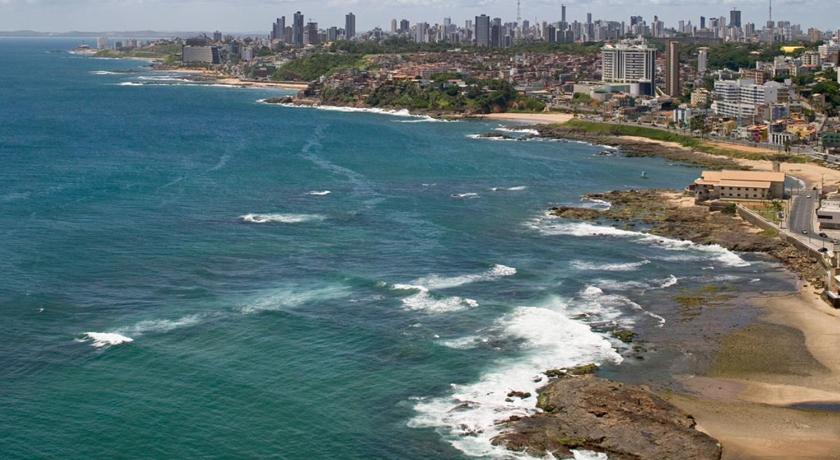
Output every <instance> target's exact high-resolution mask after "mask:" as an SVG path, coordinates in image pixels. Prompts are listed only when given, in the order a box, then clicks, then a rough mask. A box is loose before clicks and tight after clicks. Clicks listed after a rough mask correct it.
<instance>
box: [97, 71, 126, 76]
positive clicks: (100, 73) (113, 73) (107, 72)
mask: <svg viewBox="0 0 840 460" xmlns="http://www.w3.org/2000/svg"><path fill="white" fill-rule="evenodd" d="M91 74H93V75H122V74H121V73H120V72H111V71H108V70H94V71H92V72H91Z"/></svg>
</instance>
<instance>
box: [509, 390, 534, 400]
mask: <svg viewBox="0 0 840 460" xmlns="http://www.w3.org/2000/svg"><path fill="white" fill-rule="evenodd" d="M507 396H508V398H519V399H526V398H530V397H531V393H528V392H527V391H511V392H510V393H508V394H507Z"/></svg>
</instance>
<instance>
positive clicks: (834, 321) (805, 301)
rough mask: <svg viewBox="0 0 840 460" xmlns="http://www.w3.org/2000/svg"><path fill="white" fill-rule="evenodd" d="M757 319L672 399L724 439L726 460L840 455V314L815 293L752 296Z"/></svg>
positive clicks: (686, 378) (682, 379) (688, 377)
mask: <svg viewBox="0 0 840 460" xmlns="http://www.w3.org/2000/svg"><path fill="white" fill-rule="evenodd" d="M753 305H754V306H755V307H757V308H758V309H759V311H760V312H761V314H760V316H759V318H758V321H757V322H754V323H752V324H750V325H748V326H746V327H743V328H739V329H736V330H734V331H732V332H730V333H728V334H726V335H725V336H724V337H723V338H722V339H721V341H720V347H719V351H718V353H717V356H715V357H714V358H713V359H712V361H711V363H710V367H709V368H708V370H707V371H706V372H704V373H703V374H702V375H694V374H683V375H675V376H674V377H675V379H676V380H677V381H678V382H679V383H680V384H681V385H682V386H683V388H684V391H677V392H667V394H666V397H667V398H668V399H669V400H670V401H671V402H672V403H674V404H676V405H677V406H678V407H680V408H682V409H683V410H685V411H687V412H688V413H690V414H692V415H693V416H694V417H695V418H696V420H697V422H698V424H699V426H700V427H701V429H702V430H704V431H706V432H707V433H709V434H710V435H711V436H713V437H715V438H717V439H718V440H719V441H720V442H721V444H722V445H723V448H724V457H723V458H724V459H759V458H780V459H781V458H784V459H794V458H803V459H804V458H809V459H817V458H819V459H840V412H837V411H830V410H822V411H820V410H803V409H796V408H791V407H789V406H791V405H795V404H802V403H828V404H837V403H840V312H838V311H837V310H834V309H832V308H831V307H829V306H828V305H827V304H826V303H824V302H823V301H822V300H821V299H820V298H819V297H818V296H817V295H816V294H815V293H814V292H813V291H812V290H810V289H809V288H808V287H803V288H802V289H801V290H800V292H798V293H789V294H778V295H772V296H766V297H758V298H755V299H753Z"/></svg>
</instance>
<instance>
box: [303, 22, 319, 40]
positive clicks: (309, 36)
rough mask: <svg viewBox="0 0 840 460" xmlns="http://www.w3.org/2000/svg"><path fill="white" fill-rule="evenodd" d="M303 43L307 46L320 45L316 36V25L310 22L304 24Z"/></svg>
mask: <svg viewBox="0 0 840 460" xmlns="http://www.w3.org/2000/svg"><path fill="white" fill-rule="evenodd" d="M304 43H306V44H307V45H317V44H319V43H321V39H320V37H319V36H318V23H317V22H312V21H310V22H309V23H307V24H306V35H305V38H304Z"/></svg>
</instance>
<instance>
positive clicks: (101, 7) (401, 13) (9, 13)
mask: <svg viewBox="0 0 840 460" xmlns="http://www.w3.org/2000/svg"><path fill="white" fill-rule="evenodd" d="M768 1H769V0H565V1H561V0H557V1H553V0H521V5H522V6H521V11H522V17H523V18H524V19H528V20H530V21H532V22H533V21H535V20H539V21H543V20H545V21H550V22H553V21H558V20H559V19H560V5H561V4H565V5H566V6H567V20H568V21H569V22H571V21H573V20H575V19H577V20H579V21H583V20H585V18H586V13H587V12H591V13H592V14H593V18H595V19H608V20H615V21H628V20H629V17H630V16H631V15H640V16H643V17H644V18H645V19H646V20H647V21H648V22H650V21H651V20H652V18H653V16H654V15H658V16H659V18H660V19H662V20H664V21H665V22H666V25H667V26H676V24H677V21H679V20H681V19H682V20H686V21H688V20H691V22H692V24H695V25H697V24H698V23H699V17H700V16H701V15H702V16H706V17H718V16H726V17H727V18H728V16H729V10H730V9H732V8H733V7H737V8H738V9H740V10H742V11H743V13H742V16H743V22H744V23H746V22H754V23H756V24H757V25H759V27H760V26H761V25H763V24H764V23H765V22H766V21H767V18H768ZM298 10H300V11H302V12H303V13H304V15H305V16H306V20H307V21H309V20H310V19H312V20H315V21H316V22H318V24H319V26H321V27H329V26H331V25H337V26H343V25H344V15H345V14H346V13H348V12H351V11H352V12H353V13H355V14H356V17H357V19H356V23H357V30H360V31H361V30H369V29H371V28H373V27H376V26H379V27H382V28H383V29H385V30H388V28H389V27H390V22H391V19H408V20H409V21H411V23H415V22H418V21H426V22H429V23H430V24H434V23H442V22H443V18H444V17H451V18H452V20H453V22H455V23H456V24H461V25H463V23H464V20H465V19H469V18H473V17H475V16H476V15H479V14H482V13H486V14H488V15H491V16H493V17H496V16H498V17H501V18H503V19H504V20H506V21H513V20H515V18H516V0H320V1H313V0H308V1H301V0H236V1H233V0H0V30H37V31H42V32H66V31H78V30H82V31H126V30H157V31H213V30H217V29H218V30H221V31H223V32H226V33H236V32H241V33H246V32H263V31H264V32H266V33H268V31H269V30H270V28H271V23H272V22H273V20H274V18H275V17H279V16H286V17H287V18H290V17H291V16H292V15H293V14H294V12H295V11H298ZM773 18H774V19H775V20H790V21H791V22H793V23H799V24H801V25H802V27H803V29H804V30H807V29H808V27H818V28H820V29H823V30H836V29H840V0H773ZM287 23H288V21H287Z"/></svg>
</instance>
